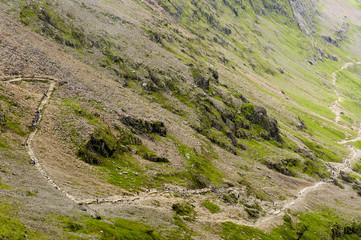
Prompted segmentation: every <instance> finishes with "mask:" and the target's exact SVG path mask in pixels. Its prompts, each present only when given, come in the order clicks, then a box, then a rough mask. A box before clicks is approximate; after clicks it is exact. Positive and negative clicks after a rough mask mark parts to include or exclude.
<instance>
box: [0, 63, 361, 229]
mask: <svg viewBox="0 0 361 240" xmlns="http://www.w3.org/2000/svg"><path fill="white" fill-rule="evenodd" d="M354 64H361V62H357V63H352V62H351V63H346V64H345V65H344V66H343V67H342V68H340V69H339V70H337V71H335V72H333V73H332V86H333V89H334V91H335V93H336V96H337V100H336V101H334V102H333V104H332V106H331V107H330V109H331V110H332V112H333V113H334V114H335V120H334V121H335V123H337V124H339V121H340V114H341V112H342V110H343V109H342V107H341V106H340V104H339V103H340V102H342V100H343V98H342V97H341V92H340V90H339V89H338V88H337V86H336V83H337V73H338V72H340V71H342V70H344V69H346V68H348V67H350V66H353V65H354ZM21 81H34V82H48V83H49V88H48V90H47V92H46V95H44V96H43V98H42V99H41V100H40V103H39V105H38V107H37V111H38V112H39V115H40V116H39V118H38V121H37V125H39V124H40V121H41V119H42V117H43V114H44V108H45V106H46V104H48V102H49V100H50V97H51V96H52V94H53V92H54V89H55V86H56V83H57V82H58V80H57V79H55V78H51V77H35V76H33V77H14V78H10V79H7V80H3V81H2V82H4V83H15V82H21ZM37 132H38V128H37V127H35V128H33V130H32V131H31V132H30V134H29V137H28V139H27V140H26V144H25V150H26V152H27V153H28V154H29V156H30V158H31V160H33V161H34V162H35V167H36V168H37V169H38V171H39V172H40V174H41V175H42V176H43V177H44V178H45V180H46V181H47V182H48V183H49V184H50V185H51V186H53V187H54V188H56V189H57V190H58V191H60V192H61V193H62V194H63V195H65V196H66V197H67V198H69V199H70V200H72V201H74V202H75V203H76V204H79V205H83V206H85V207H86V208H87V209H89V211H90V213H91V212H95V211H94V210H93V209H91V208H90V207H91V205H93V204H97V205H98V204H104V203H113V204H114V203H118V204H122V203H124V204H129V203H130V202H132V203H134V202H137V201H143V200H145V199H149V198H159V197H164V196H166V197H167V198H171V197H172V198H176V197H174V196H172V194H173V193H177V194H178V193H182V194H183V195H188V196H192V195H199V194H205V193H207V192H211V191H215V189H210V188H206V189H197V190H188V189H175V190H174V189H167V190H164V191H160V190H156V189H150V190H149V191H147V192H145V193H144V192H141V193H140V194H138V195H136V194H134V195H133V196H131V195H129V194H128V195H116V196H108V197H104V198H93V199H80V200H79V199H76V198H75V197H74V196H72V195H70V194H69V193H67V192H66V191H64V190H62V189H61V188H60V187H59V186H57V184H56V183H55V182H54V181H53V180H52V179H50V178H49V176H48V175H47V173H46V172H45V171H44V168H43V166H42V163H41V161H39V159H38V158H37V157H36V156H35V153H34V151H33V148H32V140H33V139H34V137H35V136H36V134H37ZM358 140H361V129H359V132H358V136H357V137H356V138H354V139H351V140H344V141H341V142H340V144H343V145H345V146H348V147H349V148H350V150H351V154H350V155H349V157H347V158H346V159H345V160H344V161H343V162H342V163H329V165H328V166H329V167H330V168H331V171H336V172H337V173H336V174H335V175H334V174H332V177H337V176H339V175H340V171H345V170H351V171H352V169H351V168H352V164H353V162H354V161H355V160H357V159H359V158H361V150H359V149H357V148H355V147H353V146H352V145H350V144H349V143H350V142H355V141H358ZM325 184H330V183H327V182H324V181H319V182H316V183H315V184H314V185H311V186H308V187H305V188H303V189H301V190H300V191H299V192H298V193H297V195H296V196H295V198H294V199H293V200H286V201H282V202H279V203H277V205H276V206H275V205H273V207H268V208H269V210H267V211H266V214H265V216H263V217H260V218H258V219H257V220H256V221H255V222H254V223H250V222H249V221H247V220H243V219H240V220H237V219H231V218H227V217H226V218H222V217H220V218H218V219H217V216H213V217H212V218H206V217H197V220H198V221H203V222H225V221H231V222H234V223H236V224H241V225H246V226H251V227H257V226H260V225H262V224H264V223H265V222H268V221H270V220H272V219H273V218H275V217H278V216H282V215H284V214H285V212H286V210H287V209H289V208H290V207H291V206H294V205H295V204H299V203H301V202H302V201H303V200H304V198H305V197H306V196H307V194H308V193H309V192H311V191H314V190H316V189H317V188H319V187H320V186H322V185H325ZM226 190H227V189H226ZM278 204H280V206H278Z"/></svg>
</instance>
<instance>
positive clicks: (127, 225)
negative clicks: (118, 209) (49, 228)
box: [56, 216, 166, 240]
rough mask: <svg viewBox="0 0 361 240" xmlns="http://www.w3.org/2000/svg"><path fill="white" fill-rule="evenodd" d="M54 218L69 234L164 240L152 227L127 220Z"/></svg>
mask: <svg viewBox="0 0 361 240" xmlns="http://www.w3.org/2000/svg"><path fill="white" fill-rule="evenodd" d="M56 218H57V219H58V220H59V221H60V222H62V223H63V226H64V229H66V230H68V231H70V232H73V233H81V234H88V235H95V236H97V237H98V238H99V239H134V240H135V239H149V240H156V239H166V238H165V237H164V236H162V234H161V233H160V232H158V231H157V230H155V229H153V228H152V227H149V226H147V225H145V224H143V223H140V222H137V221H131V220H127V219H121V218H116V219H108V220H106V221H103V220H96V219H92V218H90V217H85V216H84V217H82V218H81V219H79V220H72V219H71V218H68V217H56ZM73 237H75V236H73Z"/></svg>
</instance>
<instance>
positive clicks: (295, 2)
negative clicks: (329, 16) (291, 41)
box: [290, 0, 318, 35]
mask: <svg viewBox="0 0 361 240" xmlns="http://www.w3.org/2000/svg"><path fill="white" fill-rule="evenodd" d="M290 4H291V7H292V11H293V14H294V17H295V18H296V21H297V23H298V26H299V28H300V29H301V30H302V32H304V33H305V34H307V35H312V34H313V33H314V32H315V31H316V27H315V25H314V21H313V19H314V17H315V16H316V15H317V14H318V11H317V6H316V3H315V1H314V0H290Z"/></svg>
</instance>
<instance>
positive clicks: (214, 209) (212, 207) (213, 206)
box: [202, 200, 221, 214]
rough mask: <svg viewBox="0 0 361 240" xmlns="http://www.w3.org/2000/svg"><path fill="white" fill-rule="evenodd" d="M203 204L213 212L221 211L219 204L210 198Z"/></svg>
mask: <svg viewBox="0 0 361 240" xmlns="http://www.w3.org/2000/svg"><path fill="white" fill-rule="evenodd" d="M202 204H203V206H204V207H205V208H207V209H208V211H210V212H211V213H213V214H214V213H218V212H220V211H221V208H220V207H219V206H218V205H216V204H214V203H212V202H211V201H209V200H206V201H204V202H203V203H202Z"/></svg>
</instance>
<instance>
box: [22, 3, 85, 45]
mask: <svg viewBox="0 0 361 240" xmlns="http://www.w3.org/2000/svg"><path fill="white" fill-rule="evenodd" d="M51 5H52V3H51V2H49V1H45V2H44V3H38V2H31V4H26V3H25V2H22V4H21V11H20V19H21V21H22V22H23V23H24V24H25V25H27V26H29V27H30V28H31V29H32V30H33V31H35V32H41V33H42V34H45V35H47V36H49V37H51V38H53V39H54V40H55V41H57V42H58V43H61V44H64V45H67V46H70V47H73V48H77V49H79V48H81V47H82V46H83V44H84V43H85V36H84V33H83V31H82V30H80V29H79V28H76V27H75V26H74V25H73V24H72V23H71V21H68V20H67V19H64V18H62V17H61V16H60V15H58V14H57V13H56V12H55V11H53V10H52V6H51Z"/></svg>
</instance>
